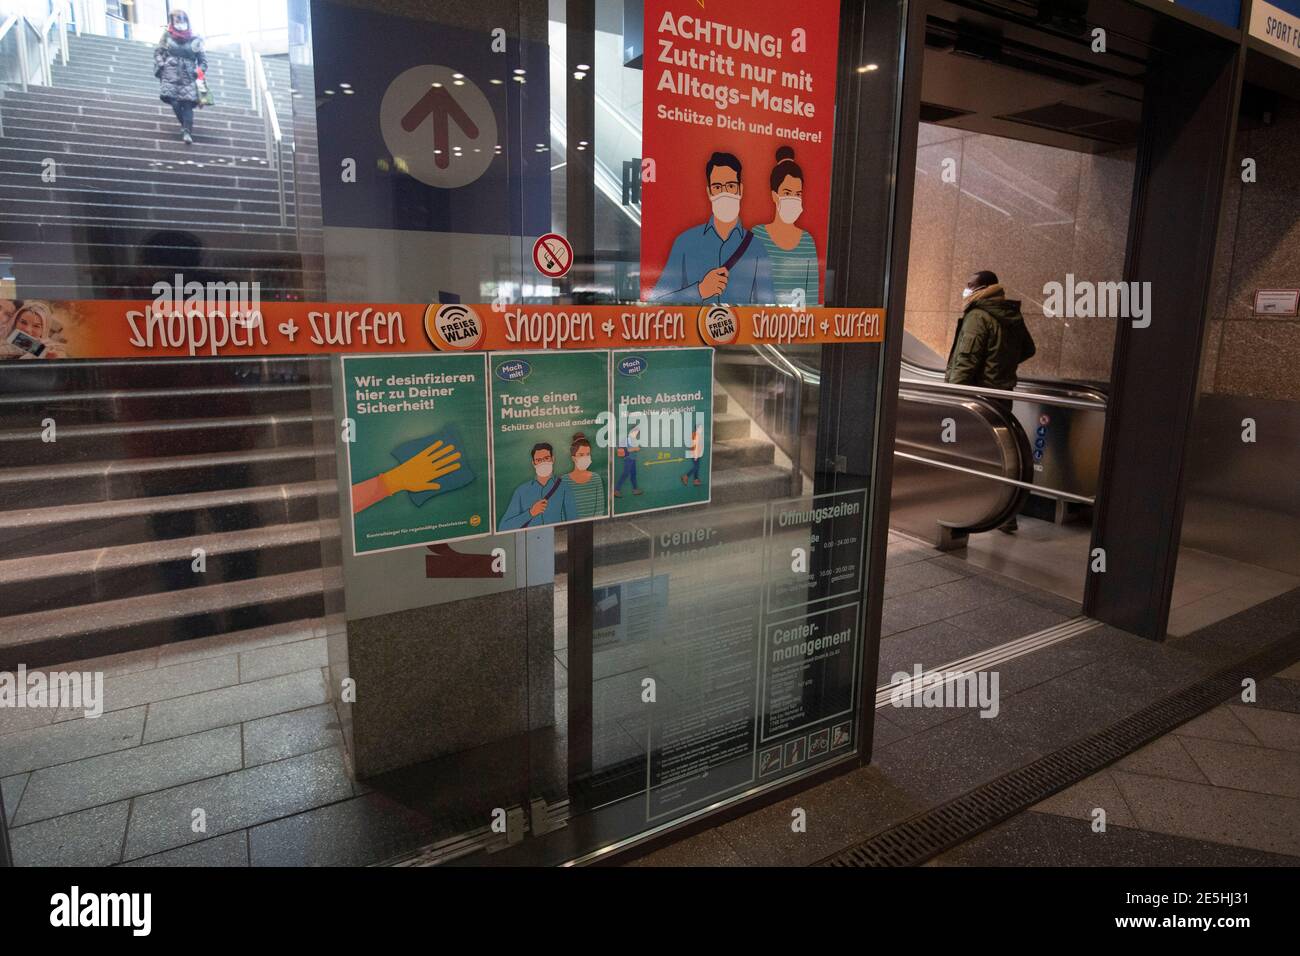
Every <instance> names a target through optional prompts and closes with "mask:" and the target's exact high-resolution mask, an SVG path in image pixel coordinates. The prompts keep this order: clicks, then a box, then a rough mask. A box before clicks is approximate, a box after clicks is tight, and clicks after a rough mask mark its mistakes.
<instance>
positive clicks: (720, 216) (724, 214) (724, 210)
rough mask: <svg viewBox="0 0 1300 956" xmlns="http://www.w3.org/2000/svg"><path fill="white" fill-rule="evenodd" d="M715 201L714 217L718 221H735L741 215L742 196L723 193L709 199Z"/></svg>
mask: <svg viewBox="0 0 1300 956" xmlns="http://www.w3.org/2000/svg"><path fill="white" fill-rule="evenodd" d="M709 201H710V202H711V203H713V218H714V219H716V220H717V221H718V222H735V221H736V217H738V216H739V215H740V197H739V196H733V195H731V193H723V194H722V195H721V196H714V197H712V198H711V199H710V200H709Z"/></svg>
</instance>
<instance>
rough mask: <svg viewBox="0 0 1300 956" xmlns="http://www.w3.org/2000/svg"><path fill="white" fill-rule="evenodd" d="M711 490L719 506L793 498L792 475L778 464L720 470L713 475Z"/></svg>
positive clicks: (715, 502)
mask: <svg viewBox="0 0 1300 956" xmlns="http://www.w3.org/2000/svg"><path fill="white" fill-rule="evenodd" d="M712 491H713V494H712V499H713V503H714V504H717V505H731V504H742V503H745V502H751V503H752V502H758V501H764V500H766V499H768V498H785V497H790V496H791V480H790V472H789V470H787V469H785V468H782V467H780V466H779V465H748V466H746V467H744V468H727V469H722V468H719V469H716V470H715V471H714V472H713V489H712Z"/></svg>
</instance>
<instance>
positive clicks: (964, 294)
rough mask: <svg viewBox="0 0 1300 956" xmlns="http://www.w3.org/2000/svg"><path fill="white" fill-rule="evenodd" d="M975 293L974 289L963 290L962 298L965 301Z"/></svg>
mask: <svg viewBox="0 0 1300 956" xmlns="http://www.w3.org/2000/svg"><path fill="white" fill-rule="evenodd" d="M974 291H975V290H974V289H962V290H961V297H962V298H963V299H969V298H970V297H971V293H972V292H974Z"/></svg>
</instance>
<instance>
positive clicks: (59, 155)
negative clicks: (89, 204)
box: [2, 123, 291, 172]
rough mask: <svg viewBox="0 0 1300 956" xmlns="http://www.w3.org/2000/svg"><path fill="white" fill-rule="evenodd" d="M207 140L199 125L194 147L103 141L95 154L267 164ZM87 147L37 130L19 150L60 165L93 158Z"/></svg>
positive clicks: (163, 141) (261, 154) (253, 153)
mask: <svg viewBox="0 0 1300 956" xmlns="http://www.w3.org/2000/svg"><path fill="white" fill-rule="evenodd" d="M5 132H6V134H8V133H10V130H9V129H8V128H7V127H6V130H5ZM204 137H205V134H204V132H203V127H202V126H201V125H200V124H197V123H196V124H195V127H194V145H193V146H186V145H185V144H184V143H182V142H181V140H180V136H179V135H177V136H176V138H175V140H174V141H173V140H169V139H167V138H165V137H164V138H160V139H158V140H156V141H153V145H149V146H142V145H136V144H133V143H131V142H123V143H113V142H102V143H96V144H94V145H95V152H96V153H99V154H101V155H103V156H104V157H106V158H112V159H134V160H142V161H144V162H146V163H147V162H149V161H150V160H160V161H162V162H168V163H171V164H173V165H176V164H185V165H188V164H191V163H193V164H195V165H197V164H198V163H211V162H212V161H213V160H215V159H217V158H221V159H222V161H223V162H224V161H226V160H230V161H238V162H240V163H247V164H249V165H250V166H254V167H256V166H262V165H263V164H265V163H266V153H265V151H264V150H262V149H257V150H248V151H245V150H231V149H228V148H222V147H220V146H209V145H208V144H207V141H206V139H205V138H204ZM110 138H111V137H101V139H110ZM3 142H4V143H5V144H6V145H5V146H4V147H3V150H2V151H3V153H8V152H9V145H10V144H12V143H16V141H14V140H10V139H9V138H8V136H6V139H5V140H4V141H3ZM87 145H89V144H86V143H83V142H82V141H81V140H80V139H79V138H76V137H73V138H69V137H67V136H60V135H59V134H57V133H54V134H46V133H42V132H40V131H38V132H37V134H35V135H34V136H33V137H30V138H26V139H23V140H22V141H21V146H20V147H16V148H20V149H22V150H24V151H27V152H37V153H40V154H42V156H48V157H50V158H52V159H53V160H54V161H55V162H56V163H57V162H62V161H63V160H64V159H65V158H67V157H69V156H78V157H86V156H90V155H93V154H91V153H88V152H87V151H86V149H85V147H86V146H87ZM14 158H20V157H14ZM285 168H286V172H287V171H288V169H289V168H291V164H290V163H288V162H286V167H285Z"/></svg>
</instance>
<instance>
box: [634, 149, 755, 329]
mask: <svg viewBox="0 0 1300 956" xmlns="http://www.w3.org/2000/svg"><path fill="white" fill-rule="evenodd" d="M704 175H705V178H706V180H707V182H708V197H709V204H710V205H711V206H712V207H713V215H711V216H710V217H709V221H708V222H706V223H704V225H702V226H692V227H691V228H690V229H687V230H686V231H685V232H683V233H682V234H681V235H679V236H678V237H677V238H676V239H674V240H673V248H672V251H671V252H669V253H668V261H667V262H666V263H664V269H663V273H662V274H661V275H660V276H659V281H658V282H657V283H656V284H655V287H654V291H653V292H651V293H650V301H652V302H663V303H669V304H673V305H687V304H698V305H718V304H720V303H723V302H731V303H735V304H738V305H751V304H757V305H770V304H772V303H774V302H776V292H775V291H774V290H773V288H772V264H771V260H769V259H768V257H767V254H766V253H765V252H764V251H763V244H762V243H761V242H755V241H754V234H753V233H752V232H750V231H749V230H748V229H746V228H745V227H744V226H743V225H741V222H740V200H741V199H742V198H743V197H744V195H745V187H744V185H743V184H742V183H741V181H740V160H739V159H737V158H736V157H735V156H733V155H732V154H731V153H714V154H713V155H712V156H710V157H709V161H708V162H707V163H705V164H704Z"/></svg>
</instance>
